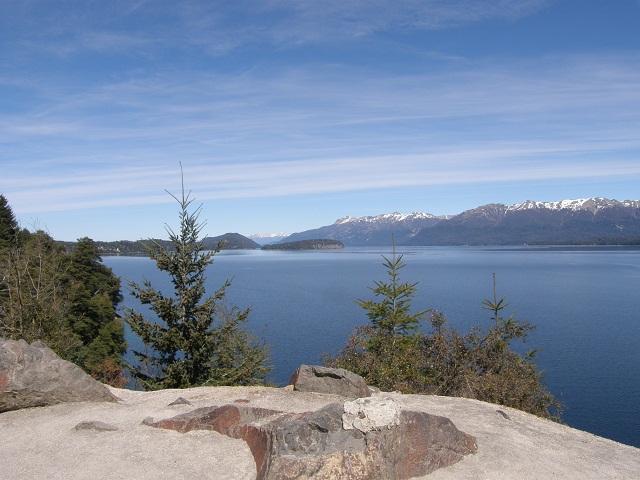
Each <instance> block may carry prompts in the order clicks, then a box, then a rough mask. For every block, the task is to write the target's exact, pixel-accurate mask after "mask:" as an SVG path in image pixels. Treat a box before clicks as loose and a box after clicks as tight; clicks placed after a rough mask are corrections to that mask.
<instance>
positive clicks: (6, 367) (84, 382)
mask: <svg viewBox="0 0 640 480" xmlns="http://www.w3.org/2000/svg"><path fill="white" fill-rule="evenodd" d="M85 401H89V402H117V401H118V398H117V397H116V396H114V395H113V394H112V393H111V392H110V391H109V389H108V388H107V387H106V386H105V385H103V384H102V383H100V382H98V381H96V380H94V379H93V378H91V376H89V375H87V374H86V373H85V372H84V371H83V370H82V369H81V368H80V367H78V366H77V365H74V364H73V363H71V362H67V361H66V360H62V359H61V358H60V357H58V356H57V355H56V354H55V353H54V352H53V351H52V350H51V349H50V348H48V347H47V346H46V345H44V344H43V343H41V342H37V341H36V342H33V343H32V344H31V345H29V344H28V343H27V342H25V341H24V340H18V341H14V340H5V339H2V338H0V412H6V411H8V410H17V409H20V408H28V407H41V406H45V405H55V404H57V403H64V402H85Z"/></svg>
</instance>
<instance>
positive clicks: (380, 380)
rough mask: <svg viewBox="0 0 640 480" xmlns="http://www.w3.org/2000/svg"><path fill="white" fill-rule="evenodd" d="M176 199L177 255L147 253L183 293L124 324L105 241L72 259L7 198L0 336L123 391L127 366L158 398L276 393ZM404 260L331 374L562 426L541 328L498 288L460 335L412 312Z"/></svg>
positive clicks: (146, 293) (259, 347)
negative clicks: (137, 344)
mask: <svg viewBox="0 0 640 480" xmlns="http://www.w3.org/2000/svg"><path fill="white" fill-rule="evenodd" d="M170 195H171V194H170ZM171 196H172V197H173V198H174V199H175V200H176V202H177V203H178V205H179V228H178V229H177V230H175V231H174V230H173V229H171V228H170V227H169V226H167V225H165V228H166V230H167V233H168V236H169V243H170V244H171V247H170V248H168V247H167V245H166V243H160V242H157V241H149V242H147V243H146V244H145V251H146V253H147V254H148V255H149V256H150V258H151V259H153V260H154V261H155V262H156V266H157V268H158V269H159V270H160V271H163V272H165V273H167V274H168V275H169V277H170V278H171V283H172V290H173V291H172V292H171V294H165V293H163V292H161V291H159V290H157V289H156V288H155V287H154V286H153V285H152V284H151V283H150V282H149V281H144V282H143V283H142V284H138V283H134V282H130V283H129V284H128V287H129V289H130V291H131V294H132V295H133V296H134V297H135V298H137V299H138V300H139V302H140V303H141V304H142V305H144V306H145V307H148V308H149V309H150V310H151V312H152V313H153V315H152V316H151V317H150V316H149V314H148V313H142V312H138V311H135V310H133V309H130V308H127V309H125V312H124V315H123V318H120V317H119V316H118V315H117V314H116V306H117V304H118V303H119V302H120V301H121V300H122V295H121V292H120V288H121V285H120V281H119V279H118V278H117V277H115V276H114V275H113V272H112V271H111V270H110V269H108V268H107V267H105V266H104V265H102V264H101V262H100V256H99V254H98V250H97V248H96V245H95V242H93V241H92V240H91V239H88V238H85V239H80V240H79V241H78V243H77V245H76V248H75V249H73V250H72V251H70V252H68V251H64V250H63V249H62V247H60V246H59V245H57V244H56V243H55V242H54V241H53V239H51V237H49V236H48V235H47V234H46V233H44V232H41V231H37V232H28V231H26V230H24V229H20V228H19V227H18V225H17V223H16V222H15V218H14V216H13V213H12V211H11V208H10V207H9V205H8V203H7V202H6V199H5V198H4V197H3V196H0V260H1V262H2V263H1V264H0V268H1V275H2V277H1V282H0V300H1V301H2V304H1V307H0V336H4V337H9V338H24V339H25V340H27V341H32V340H36V339H39V340H42V341H44V342H45V343H47V344H48V345H49V346H50V347H51V348H52V349H54V351H56V353H58V354H59V355H60V356H62V357H63V358H66V359H68V360H71V361H73V362H75V363H77V364H78V365H80V366H82V367H83V368H84V369H85V370H87V371H88V372H89V373H91V374H92V375H93V376H94V377H96V378H98V379H100V380H101V381H104V382H106V383H111V384H112V385H118V386H122V384H123V383H122V379H123V378H124V369H125V367H126V369H127V371H128V372H129V374H130V375H131V376H132V378H133V380H134V381H135V382H137V384H138V385H139V386H140V387H142V388H145V389H149V390H153V389H160V388H186V387H194V386H202V385H210V386H218V385H261V384H266V383H267V376H268V374H269V372H270V371H271V369H272V367H271V366H270V365H269V347H268V346H267V345H266V344H265V343H264V341H263V340H262V339H261V338H258V337H256V336H254V335H253V334H252V333H251V332H249V330H248V329H247V320H248V317H249V314H250V310H249V309H247V310H241V309H239V308H238V307H236V306H233V305H229V304H228V302H227V299H226V291H227V288H229V287H230V286H231V281H230V280H227V281H226V282H224V283H223V284H222V285H221V286H220V288H219V289H218V290H216V291H215V292H214V293H213V295H207V292H206V291H205V287H204V285H205V280H206V277H205V270H206V268H207V267H208V266H209V265H211V263H212V262H213V257H214V256H215V255H216V254H217V253H218V252H219V251H220V248H221V247H222V244H220V243H219V244H218V245H216V246H215V247H214V248H211V246H210V245H207V246H205V244H204V243H203V240H201V239H200V234H201V232H202V229H203V227H204V226H205V224H206V223H203V222H200V221H199V215H200V213H201V208H202V207H201V206H200V207H197V208H195V209H193V208H192V199H191V198H190V194H188V193H185V190H184V186H183V187H182V191H181V195H177V196H174V195H171ZM402 258H403V257H402V255H396V254H395V248H394V253H393V256H392V257H390V258H387V257H383V260H384V262H383V264H384V267H385V269H386V272H387V279H386V281H375V282H374V286H373V287H371V290H372V292H373V295H374V298H373V299H371V300H357V303H358V304H359V305H360V306H361V307H362V308H363V310H364V311H365V312H366V315H367V317H368V319H369V321H368V323H367V324H365V325H362V326H360V327H357V328H356V329H355V331H354V333H353V334H352V335H351V336H350V337H349V338H348V340H347V342H346V345H345V346H344V348H343V349H342V350H341V351H340V352H339V353H338V354H337V355H335V356H329V355H327V356H326V357H325V358H324V362H325V364H326V365H328V366H332V367H340V368H346V369H348V370H351V371H353V372H355V373H357V374H359V375H361V376H363V377H364V378H365V380H366V381H367V383H368V384H370V385H374V386H376V387H378V388H380V389H382V390H386V391H389V390H398V391H402V392H404V393H423V394H437V395H448V396H462V397H468V398H476V399H479V400H484V401H489V402H493V403H498V404H501V405H506V406H510V407H514V408H518V409H521V410H524V411H527V412H530V413H533V414H536V415H539V416H542V417H546V418H552V419H559V415H560V410H561V405H560V404H559V402H558V401H557V399H556V398H555V397H554V396H553V395H552V394H551V393H550V392H549V391H548V390H547V389H546V387H545V384H544V378H543V376H542V373H541V372H540V371H539V370H538V368H537V366H536V364H535V363H534V361H533V360H534V358H535V353H536V351H530V352H528V353H527V354H525V355H521V354H519V353H517V352H516V351H515V350H514V349H513V343H514V342H516V341H524V340H526V338H527V336H528V335H529V333H531V332H532V331H533V330H534V327H533V326H532V325H531V324H530V323H529V322H525V321H520V320H517V319H515V318H514V315H513V314H512V315H510V316H508V317H506V318H505V309H506V307H507V303H506V301H505V299H504V297H502V298H500V299H498V295H497V292H496V288H495V278H494V297H493V298H492V299H488V300H485V301H484V302H483V307H484V308H485V309H486V310H487V311H488V312H489V313H490V315H491V316H490V318H489V325H488V326H487V327H482V326H477V327H475V328H473V329H472V330H471V331H470V332H468V333H460V332H458V331H456V330H455V329H453V328H451V327H449V326H448V325H447V321H446V317H445V316H444V314H442V313H441V312H436V311H432V310H427V311H421V312H413V311H412V305H411V302H412V299H413V297H414V295H415V294H416V292H417V283H409V282H404V281H401V278H400V274H401V271H402V268H403V267H404V266H405V264H404V262H403V259H402ZM125 323H126V324H127V325H128V326H129V327H130V328H131V330H132V331H133V333H135V334H136V335H137V336H138V337H139V338H140V340H141V341H142V344H143V348H142V349H141V351H134V352H133V353H134V354H135V356H136V357H137V360H138V362H137V364H136V365H125V364H124V362H123V360H122V354H123V353H124V351H125V349H126V344H125V342H124V324H125ZM425 327H427V328H426V329H425Z"/></svg>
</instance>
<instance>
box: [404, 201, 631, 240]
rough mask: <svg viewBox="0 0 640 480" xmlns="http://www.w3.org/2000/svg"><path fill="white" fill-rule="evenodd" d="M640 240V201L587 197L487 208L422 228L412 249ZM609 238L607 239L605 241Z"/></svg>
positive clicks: (495, 205) (468, 211)
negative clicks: (417, 247)
mask: <svg viewBox="0 0 640 480" xmlns="http://www.w3.org/2000/svg"><path fill="white" fill-rule="evenodd" d="M629 237H640V200H638V201H636V200H625V201H623V202H619V201H617V200H609V199H606V198H586V199H578V200H562V201H558V202H534V201H531V200H528V201H526V202H523V203H519V204H515V205H511V206H507V205H502V204H490V205H484V206H481V207H478V208H474V209H472V210H467V211H466V212H462V213H461V214H459V215H456V216H455V217H453V218H451V219H449V220H447V221H445V222H440V223H439V224H438V225H435V226H434V228H432V229H423V230H421V231H420V232H419V233H418V234H417V235H416V236H415V237H413V238H412V239H411V240H410V241H409V243H410V244H412V245H522V244H534V243H547V244H548V243H598V242H602V241H604V242H607V243H612V241H613V240H612V239H623V238H629ZM605 239H606V240H605Z"/></svg>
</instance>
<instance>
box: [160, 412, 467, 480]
mask: <svg viewBox="0 0 640 480" xmlns="http://www.w3.org/2000/svg"><path fill="white" fill-rule="evenodd" d="M385 402H386V403H387V404H388V403H389V402H393V400H390V399H385ZM369 407H371V405H369ZM386 407H389V405H387V406H386ZM386 407H385V408H386ZM374 409H375V407H372V408H370V409H369V410H367V411H363V412H362V413H361V415H362V416H366V415H367V414H372V415H373V416H375V417H376V418H381V417H385V415H386V414H385V415H381V416H377V415H376V413H375V411H374ZM344 415H345V406H344V405H342V404H340V403H333V404H330V405H327V406H326V407H324V408H322V409H320V410H318V411H315V412H308V413H301V414H293V413H285V412H278V411H274V410H268V409H263V408H254V407H249V406H244V405H224V406H221V407H208V408H200V409H197V410H194V411H193V412H189V413H186V414H183V415H178V416H176V417H173V418H169V419H166V420H161V421H159V422H155V423H154V424H152V426H154V427H158V428H168V429H172V430H176V431H178V432H182V433H185V432H188V431H190V430H194V429H203V430H214V431H216V432H219V433H222V434H225V435H228V436H230V437H232V438H242V439H243V440H245V441H246V442H247V444H248V446H249V449H250V450H251V453H252V454H253V457H254V460H255V462H256V472H257V477H256V478H257V479H258V480H272V479H273V480H275V479H278V480H287V479H301V478H314V479H318V480H322V479H326V480H329V479H335V478H358V479H371V480H374V479H375V480H395V479H398V480H400V479H408V478H411V477H415V476H422V475H426V474H427V473H429V472H432V471H433V470H435V469H437V468H440V467H444V466H448V465H452V464H454V463H456V462H458V461H460V460H461V459H462V458H463V456H465V455H468V454H470V453H475V452H476V451H477V446H476V441H475V438H474V437H472V436H470V435H467V434H465V433H463V432H460V431H459V430H458V429H457V428H456V427H455V425H453V423H452V422H451V421H450V420H449V419H448V418H444V417H438V416H435V415H430V414H427V413H423V412H414V411H401V410H398V417H397V418H395V417H393V418H392V419H391V421H390V422H389V423H388V424H385V423H384V422H376V421H372V422H365V424H366V425H367V427H366V428H363V430H365V431H364V432H363V431H361V430H360V429H358V428H352V426H351V424H350V426H349V429H345V428H343V418H344ZM352 423H353V422H352Z"/></svg>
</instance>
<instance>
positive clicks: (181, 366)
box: [125, 187, 270, 389]
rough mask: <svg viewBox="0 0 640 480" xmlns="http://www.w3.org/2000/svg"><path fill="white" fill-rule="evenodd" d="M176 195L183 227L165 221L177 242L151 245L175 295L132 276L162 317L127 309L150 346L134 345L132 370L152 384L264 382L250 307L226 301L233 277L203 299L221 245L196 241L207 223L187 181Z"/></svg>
mask: <svg viewBox="0 0 640 480" xmlns="http://www.w3.org/2000/svg"><path fill="white" fill-rule="evenodd" d="M172 196H173V195H172ZM173 198H174V199H175V200H176V201H177V202H178V203H179V204H180V229H179V231H178V232H174V231H173V230H172V229H171V228H169V227H167V233H168V234H169V239H170V241H171V244H172V248H170V249H166V248H164V247H163V246H162V245H160V244H158V243H157V242H153V243H151V245H150V246H148V248H147V251H148V254H149V256H150V257H151V258H152V259H153V260H155V262H156V265H157V267H158V269H159V270H161V271H164V272H167V273H168V274H169V276H170V277H171V282H172V284H173V290H174V296H165V295H164V294H163V293H162V292H160V291H158V290H156V289H155V288H154V287H153V286H152V285H151V283H150V282H149V281H145V282H143V284H142V285H139V284H137V283H135V282H132V283H130V287H131V291H132V294H133V296H134V297H135V298H137V299H138V300H139V301H140V302H141V303H142V304H143V305H147V306H149V308H150V309H151V311H152V312H153V313H154V314H155V315H156V316H157V317H158V318H159V319H160V320H161V322H158V321H150V320H147V318H146V317H145V316H144V315H143V314H141V313H138V312H135V311H133V310H131V309H129V310H128V311H127V315H126V317H125V320H126V322H127V323H128V324H129V326H130V327H131V329H132V331H133V332H134V333H136V334H137V335H138V336H139V337H140V339H141V340H142V342H143V343H144V345H145V346H146V351H143V352H134V353H135V354H136V356H137V357H138V359H139V360H140V365H139V366H138V367H135V368H134V369H133V374H134V376H135V378H136V379H137V380H139V381H140V382H141V383H142V385H143V386H144V387H145V388H147V389H160V388H186V387H193V386H201V385H252V384H262V383H264V378H265V377H266V375H267V374H268V372H269V371H270V368H269V367H267V366H266V362H267V361H268V358H267V347H266V346H265V345H264V344H263V343H262V342H261V341H259V340H258V339H256V338H255V337H253V336H252V335H251V334H250V333H249V332H247V331H246V329H245V324H246V321H247V317H248V315H249V310H243V311H240V310H239V309H237V308H229V307H228V306H227V305H226V302H225V294H226V289H227V288H228V287H229V286H230V285H231V282H230V281H229V280H227V281H226V282H225V283H224V284H223V285H222V287H221V288H220V289H218V290H217V291H216V292H215V293H214V295H213V296H210V297H207V298H204V296H205V279H206V277H205V270H206V268H207V266H209V265H211V264H212V263H213V256H214V255H215V254H216V253H218V252H219V250H220V247H221V245H220V244H218V245H217V246H216V248H214V249H213V250H209V251H205V247H204V245H203V242H202V241H200V240H198V238H199V236H200V233H201V230H202V228H203V226H204V224H201V223H199V222H198V217H199V214H200V211H201V207H200V208H198V209H196V210H195V211H194V212H193V213H191V212H189V206H190V204H191V202H192V201H191V200H190V199H189V195H187V196H185V193H184V187H183V189H182V196H181V197H180V198H178V197H176V196H173Z"/></svg>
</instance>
